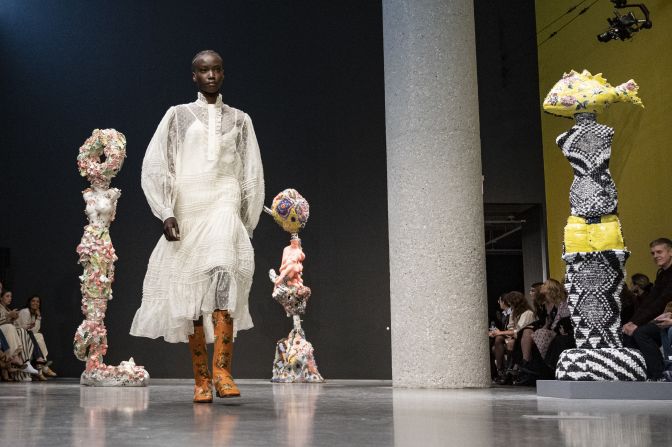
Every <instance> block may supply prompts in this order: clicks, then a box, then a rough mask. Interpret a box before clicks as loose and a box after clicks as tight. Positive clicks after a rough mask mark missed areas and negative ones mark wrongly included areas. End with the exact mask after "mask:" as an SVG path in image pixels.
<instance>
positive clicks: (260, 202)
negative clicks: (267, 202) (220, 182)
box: [239, 114, 264, 237]
mask: <svg viewBox="0 0 672 447" xmlns="http://www.w3.org/2000/svg"><path fill="white" fill-rule="evenodd" d="M239 150H240V152H241V154H242V162H243V181H242V183H241V189H242V197H241V204H240V208H241V209H240V217H241V219H242V221H243V225H245V229H246V230H247V233H248V235H249V236H250V237H252V232H253V231H254V229H255V228H256V226H257V223H258V222H259V216H260V215H261V210H262V208H263V206H264V167H263V165H262V163H261V154H260V152H259V144H258V143H257V136H256V134H255V133H254V127H253V126H252V120H251V119H250V117H249V115H247V114H246V115H245V122H244V124H243V129H242V139H241V141H240V148H239Z"/></svg>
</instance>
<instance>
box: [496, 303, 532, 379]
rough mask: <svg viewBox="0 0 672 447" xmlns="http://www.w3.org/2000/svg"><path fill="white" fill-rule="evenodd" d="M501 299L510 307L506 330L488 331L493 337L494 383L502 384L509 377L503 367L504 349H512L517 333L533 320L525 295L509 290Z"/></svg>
mask: <svg viewBox="0 0 672 447" xmlns="http://www.w3.org/2000/svg"><path fill="white" fill-rule="evenodd" d="M502 300H503V301H504V302H505V303H507V304H508V305H509V307H510V308H511V316H510V317H509V325H508V327H507V329H506V330H504V331H501V330H499V329H496V330H494V331H490V334H489V335H490V337H493V338H494V339H495V344H494V353H495V364H496V365H497V378H496V379H495V382H496V383H499V384H504V383H506V382H507V381H508V380H509V378H508V377H507V374H506V370H505V369H504V356H505V353H506V351H509V352H510V351H512V350H513V345H514V343H515V340H516V337H517V335H518V333H519V332H520V331H521V330H522V329H523V328H525V327H526V326H528V325H530V324H532V323H533V322H534V312H532V310H531V309H530V306H529V305H528V304H527V299H526V298H525V295H523V294H522V293H520V292H509V293H507V294H505V295H504V296H503V297H502Z"/></svg>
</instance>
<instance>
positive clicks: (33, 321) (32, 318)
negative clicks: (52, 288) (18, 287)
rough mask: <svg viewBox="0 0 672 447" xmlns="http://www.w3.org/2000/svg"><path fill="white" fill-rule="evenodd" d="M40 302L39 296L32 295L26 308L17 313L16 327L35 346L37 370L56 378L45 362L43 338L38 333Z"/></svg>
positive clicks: (40, 322)
mask: <svg viewBox="0 0 672 447" xmlns="http://www.w3.org/2000/svg"><path fill="white" fill-rule="evenodd" d="M41 304H42V300H41V299H40V297H39V296H37V295H33V296H32V297H30V298H29V299H28V302H27V303H26V307H25V308H24V309H21V311H19V318H17V320H16V323H15V324H16V326H17V327H19V328H22V329H25V330H26V331H27V332H28V335H29V336H30V338H31V340H32V341H33V344H34V345H37V348H36V350H35V353H34V354H33V356H34V357H35V362H36V364H37V367H38V369H41V370H42V373H43V374H44V375H45V376H49V377H56V373H55V372H54V371H52V370H51V368H49V365H50V364H51V362H48V361H47V355H48V354H49V352H48V351H47V345H46V343H45V342H44V336H43V335H42V334H41V333H40V327H41V324H42V313H41V311H40V307H41Z"/></svg>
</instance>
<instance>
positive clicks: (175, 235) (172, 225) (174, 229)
mask: <svg viewBox="0 0 672 447" xmlns="http://www.w3.org/2000/svg"><path fill="white" fill-rule="evenodd" d="M163 235H164V236H166V239H168V240H169V241H171V242H172V241H179V240H180V227H178V226H177V219H175V218H174V217H169V218H168V219H166V220H165V222H163Z"/></svg>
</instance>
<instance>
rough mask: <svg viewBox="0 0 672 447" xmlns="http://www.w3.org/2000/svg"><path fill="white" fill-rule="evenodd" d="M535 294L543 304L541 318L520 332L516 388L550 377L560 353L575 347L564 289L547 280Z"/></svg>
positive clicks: (553, 281)
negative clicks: (520, 358) (518, 372)
mask: <svg viewBox="0 0 672 447" xmlns="http://www.w3.org/2000/svg"><path fill="white" fill-rule="evenodd" d="M539 295H540V297H541V298H542V299H543V302H544V306H543V308H542V309H541V312H540V314H541V316H540V318H539V319H538V320H537V321H536V322H535V323H534V324H533V325H531V326H529V327H527V328H524V329H523V331H522V333H521V337H520V353H521V356H522V361H521V363H520V371H521V373H520V375H519V377H518V379H517V380H516V381H515V382H514V384H516V385H531V384H533V383H534V382H535V381H536V379H537V378H539V377H546V378H552V377H553V376H554V375H555V367H556V364H557V362H558V359H559V357H560V354H561V353H562V351H564V350H565V349H570V348H573V347H574V346H575V342H574V332H573V330H572V321H571V318H570V312H569V307H568V306H567V293H566V292H565V288H564V287H563V286H562V284H560V283H559V282H558V281H556V280H555V279H547V280H546V281H545V282H544V284H543V285H542V286H541V288H540V290H539Z"/></svg>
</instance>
